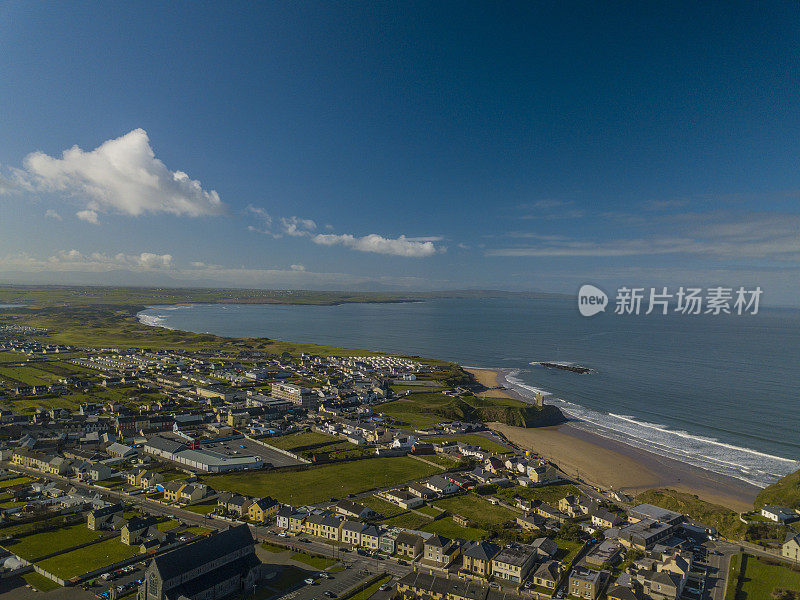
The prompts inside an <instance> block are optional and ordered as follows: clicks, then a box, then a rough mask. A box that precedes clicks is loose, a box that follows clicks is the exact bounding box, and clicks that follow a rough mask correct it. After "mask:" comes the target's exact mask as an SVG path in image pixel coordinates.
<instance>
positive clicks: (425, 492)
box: [408, 483, 436, 500]
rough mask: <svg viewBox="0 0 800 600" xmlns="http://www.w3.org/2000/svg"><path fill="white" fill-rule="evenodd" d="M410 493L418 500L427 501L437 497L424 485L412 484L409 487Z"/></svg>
mask: <svg viewBox="0 0 800 600" xmlns="http://www.w3.org/2000/svg"><path fill="white" fill-rule="evenodd" d="M408 491H409V492H410V493H411V494H413V495H415V496H416V497H417V498H423V499H425V500H427V499H428V498H434V497H435V496H436V492H434V491H433V490H432V489H431V488H429V487H428V486H427V485H425V484H424V483H412V484H410V485H409V486H408Z"/></svg>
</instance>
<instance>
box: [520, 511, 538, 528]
mask: <svg viewBox="0 0 800 600" xmlns="http://www.w3.org/2000/svg"><path fill="white" fill-rule="evenodd" d="M517 525H519V526H520V527H522V528H523V529H524V530H525V531H534V530H537V529H542V528H543V527H544V517H542V516H540V515H538V514H536V513H534V512H531V513H528V514H526V515H521V516H519V517H517Z"/></svg>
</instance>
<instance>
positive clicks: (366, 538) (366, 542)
mask: <svg viewBox="0 0 800 600" xmlns="http://www.w3.org/2000/svg"><path fill="white" fill-rule="evenodd" d="M381 535H383V530H382V529H381V528H380V527H379V526H377V525H370V526H369V527H366V528H365V529H363V530H362V531H361V547H362V548H368V549H369V550H379V549H380V547H381Z"/></svg>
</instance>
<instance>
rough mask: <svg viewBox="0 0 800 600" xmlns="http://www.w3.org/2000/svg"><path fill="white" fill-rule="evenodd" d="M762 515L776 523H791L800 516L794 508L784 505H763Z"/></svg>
mask: <svg viewBox="0 0 800 600" xmlns="http://www.w3.org/2000/svg"><path fill="white" fill-rule="evenodd" d="M761 516H762V517H764V518H766V519H769V520H770V521H775V522H776V523H790V522H792V521H796V520H797V519H798V518H800V515H798V514H797V513H796V512H795V511H794V510H792V509H791V508H786V507H783V506H769V505H767V506H763V507H762V508H761Z"/></svg>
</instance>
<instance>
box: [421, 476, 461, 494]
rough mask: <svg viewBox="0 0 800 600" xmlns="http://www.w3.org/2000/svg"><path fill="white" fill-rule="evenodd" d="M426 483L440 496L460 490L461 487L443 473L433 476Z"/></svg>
mask: <svg viewBox="0 0 800 600" xmlns="http://www.w3.org/2000/svg"><path fill="white" fill-rule="evenodd" d="M425 485H427V486H428V487H429V488H430V489H432V490H433V491H434V492H436V493H437V494H439V495H440V496H446V495H448V494H454V493H455V492H457V491H458V490H459V487H458V486H457V485H456V484H455V483H453V482H452V481H449V480H448V479H445V478H444V477H442V476H441V475H434V476H433V477H431V478H430V479H428V481H426V482H425Z"/></svg>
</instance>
